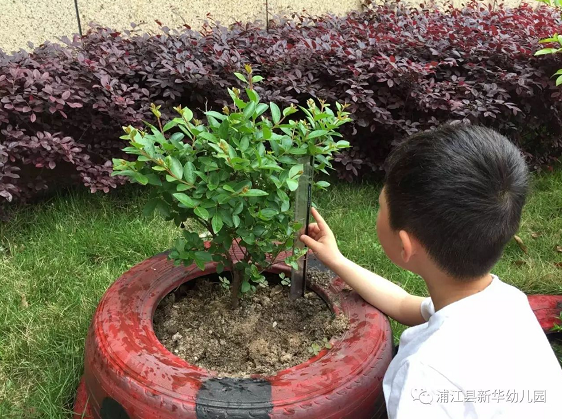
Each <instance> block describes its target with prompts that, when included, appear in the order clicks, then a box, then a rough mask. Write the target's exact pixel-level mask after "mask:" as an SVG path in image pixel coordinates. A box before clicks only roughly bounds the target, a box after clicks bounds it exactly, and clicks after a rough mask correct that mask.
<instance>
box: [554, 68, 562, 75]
mask: <svg viewBox="0 0 562 419" xmlns="http://www.w3.org/2000/svg"><path fill="white" fill-rule="evenodd" d="M560 74H562V68H561V69H560V70H558V71H557V72H556V73H554V74H553V76H558V75H560Z"/></svg>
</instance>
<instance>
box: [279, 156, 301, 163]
mask: <svg viewBox="0 0 562 419" xmlns="http://www.w3.org/2000/svg"><path fill="white" fill-rule="evenodd" d="M277 160H278V161H280V162H281V163H285V164H297V161H296V160H295V159H294V158H292V157H291V156H281V157H279V158H278V159H277Z"/></svg>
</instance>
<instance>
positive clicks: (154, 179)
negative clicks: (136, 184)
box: [145, 173, 162, 186]
mask: <svg viewBox="0 0 562 419" xmlns="http://www.w3.org/2000/svg"><path fill="white" fill-rule="evenodd" d="M145 177H146V178H147V179H148V184H149V185H154V186H162V180H160V176H158V175H157V174H155V173H149V174H147V175H145Z"/></svg>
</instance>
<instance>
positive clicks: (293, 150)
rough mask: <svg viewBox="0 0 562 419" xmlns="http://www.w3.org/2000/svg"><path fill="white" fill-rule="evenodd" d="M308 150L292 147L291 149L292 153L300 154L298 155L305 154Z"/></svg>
mask: <svg viewBox="0 0 562 419" xmlns="http://www.w3.org/2000/svg"><path fill="white" fill-rule="evenodd" d="M307 152H308V150H307V149H306V148H291V149H290V150H289V153H290V154H298V155H303V154H306V153H307Z"/></svg>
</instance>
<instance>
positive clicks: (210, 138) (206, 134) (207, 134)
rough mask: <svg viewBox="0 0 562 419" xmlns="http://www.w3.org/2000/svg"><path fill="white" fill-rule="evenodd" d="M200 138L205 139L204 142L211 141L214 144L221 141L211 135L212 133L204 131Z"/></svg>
mask: <svg viewBox="0 0 562 419" xmlns="http://www.w3.org/2000/svg"><path fill="white" fill-rule="evenodd" d="M197 136H198V137H199V138H203V139H204V140H207V141H210V142H212V143H218V142H219V140H218V138H217V137H216V136H214V135H213V134H211V133H210V132H207V131H203V132H201V133H199V134H198V135H197Z"/></svg>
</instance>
